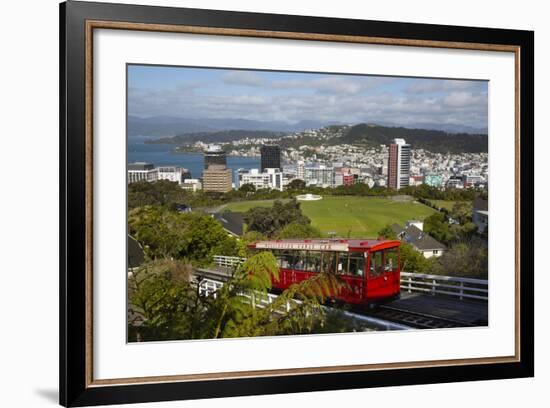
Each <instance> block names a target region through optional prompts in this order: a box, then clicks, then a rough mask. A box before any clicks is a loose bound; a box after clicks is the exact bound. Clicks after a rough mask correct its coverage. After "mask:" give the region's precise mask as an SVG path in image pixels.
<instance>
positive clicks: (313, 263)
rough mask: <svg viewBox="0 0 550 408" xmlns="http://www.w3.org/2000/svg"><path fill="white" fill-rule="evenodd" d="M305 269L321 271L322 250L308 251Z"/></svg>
mask: <svg viewBox="0 0 550 408" xmlns="http://www.w3.org/2000/svg"><path fill="white" fill-rule="evenodd" d="M306 259H307V260H306V267H305V270H306V271H308V272H319V271H320V270H321V252H317V251H308V254H307V258H306Z"/></svg>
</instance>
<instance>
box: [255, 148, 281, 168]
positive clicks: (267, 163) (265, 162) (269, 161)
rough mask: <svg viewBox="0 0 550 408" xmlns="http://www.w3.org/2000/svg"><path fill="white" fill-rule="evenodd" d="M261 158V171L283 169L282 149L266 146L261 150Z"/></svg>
mask: <svg viewBox="0 0 550 408" xmlns="http://www.w3.org/2000/svg"><path fill="white" fill-rule="evenodd" d="M260 154H261V156H262V158H261V171H262V173H263V172H264V171H265V169H279V170H282V167H281V148H280V147H279V146H276V145H265V146H262V147H261V148H260Z"/></svg>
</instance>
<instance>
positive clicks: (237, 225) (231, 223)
mask: <svg viewBox="0 0 550 408" xmlns="http://www.w3.org/2000/svg"><path fill="white" fill-rule="evenodd" d="M212 217H214V219H215V220H216V221H218V222H219V223H220V224H221V225H222V227H223V229H224V230H225V231H226V232H227V233H228V234H229V235H231V236H233V237H235V238H239V237H240V236H242V235H243V231H244V228H243V225H244V221H243V215H242V213H239V212H230V211H226V212H223V213H214V214H212Z"/></svg>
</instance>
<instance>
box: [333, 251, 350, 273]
mask: <svg viewBox="0 0 550 408" xmlns="http://www.w3.org/2000/svg"><path fill="white" fill-rule="evenodd" d="M348 263H349V256H348V253H347V252H338V264H337V265H336V273H337V274H339V275H347V274H348Z"/></svg>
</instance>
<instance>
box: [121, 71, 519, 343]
mask: <svg viewBox="0 0 550 408" xmlns="http://www.w3.org/2000/svg"><path fill="white" fill-rule="evenodd" d="M488 101H489V81H488V80H480V79H469V78H434V77H412V76H411V77H408V76H389V75H388V76H386V75H379V74H372V75H366V74H354V73H345V72H303V71H280V70H260V69H247V68H246V67H244V68H220V67H210V66H174V65H150V64H141V63H140V64H137V63H127V64H126V146H127V149H126V163H127V164H126V172H127V184H126V188H127V190H126V192H127V194H126V201H127V270H126V271H125V272H124V273H126V275H127V276H126V282H127V288H126V289H127V300H126V303H127V328H126V333H127V339H126V340H127V342H128V343H145V342H162V341H191V340H217V339H228V338H250V337H258V336H298V335H330V334H335V333H339V334H342V333H358V332H378V331H403V330H455V329H456V330H461V329H463V328H472V327H478V328H479V327H489V326H490V324H491V322H490V321H489V315H488V303H489V296H490V294H489V272H488V270H489V263H488V262H489V242H488V240H489V239H488V237H489V234H488V230H489V229H488V228H489V210H488V209H489V206H488V202H489V185H490V182H489V143H488V127H489V119H488V115H489V102H488ZM510 182H513V181H510ZM123 237H124V236H123ZM117 273H123V272H122V271H120V272H117ZM365 341H368V336H367V337H365Z"/></svg>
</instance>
